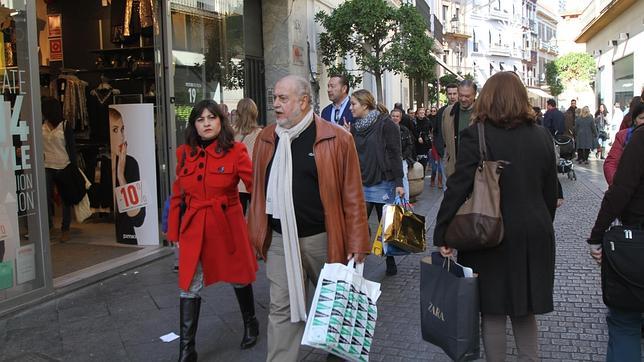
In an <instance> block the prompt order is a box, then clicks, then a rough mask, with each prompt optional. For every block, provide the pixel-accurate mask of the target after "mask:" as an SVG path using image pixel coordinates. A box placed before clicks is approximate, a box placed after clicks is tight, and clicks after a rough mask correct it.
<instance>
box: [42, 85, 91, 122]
mask: <svg viewBox="0 0 644 362" xmlns="http://www.w3.org/2000/svg"><path fill="white" fill-rule="evenodd" d="M86 88H87V82H85V81H84V80H80V79H79V78H78V77H77V76H75V75H69V74H61V75H59V76H58V78H56V79H54V80H52V81H51V83H50V85H49V92H50V95H51V96H52V97H54V98H56V99H58V100H59V101H61V102H62V103H63V117H64V118H65V119H66V120H67V121H68V122H71V123H72V125H73V127H74V128H75V129H76V130H80V131H84V130H85V129H86V128H87V127H88V126H89V122H88V120H89V117H88V115H87V99H86V96H85V90H86Z"/></svg>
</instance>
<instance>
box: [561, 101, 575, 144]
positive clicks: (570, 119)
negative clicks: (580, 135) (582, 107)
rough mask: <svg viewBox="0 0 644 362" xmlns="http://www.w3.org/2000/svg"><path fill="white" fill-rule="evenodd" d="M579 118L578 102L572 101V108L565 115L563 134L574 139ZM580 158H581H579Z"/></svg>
mask: <svg viewBox="0 0 644 362" xmlns="http://www.w3.org/2000/svg"><path fill="white" fill-rule="evenodd" d="M576 118H577V100H575V99H573V100H571V101H570V107H568V109H567V110H566V113H564V132H563V134H565V135H567V136H570V137H574V133H575V120H576ZM577 157H579V156H577Z"/></svg>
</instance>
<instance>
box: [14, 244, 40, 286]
mask: <svg viewBox="0 0 644 362" xmlns="http://www.w3.org/2000/svg"><path fill="white" fill-rule="evenodd" d="M34 279H36V248H35V247H34V244H29V245H25V246H23V247H21V248H19V249H18V250H17V251H16V280H17V282H18V284H22V283H26V282H28V281H31V280H34Z"/></svg>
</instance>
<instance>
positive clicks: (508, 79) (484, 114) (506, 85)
mask: <svg viewBox="0 0 644 362" xmlns="http://www.w3.org/2000/svg"><path fill="white" fill-rule="evenodd" d="M472 119H473V123H476V122H490V123H491V124H494V125H496V126H498V127H504V128H515V127H518V126H520V125H522V124H530V125H532V124H534V123H536V116H535V113H534V110H532V107H531V106H530V101H529V100H528V92H527V91H526V88H525V86H524V85H523V83H521V79H519V77H518V76H517V75H516V74H515V73H512V72H498V73H496V74H494V75H493V76H492V77H490V79H488V80H487V82H485V85H484V86H483V89H481V93H480V94H479V97H478V98H477V100H476V103H474V112H473V113H472Z"/></svg>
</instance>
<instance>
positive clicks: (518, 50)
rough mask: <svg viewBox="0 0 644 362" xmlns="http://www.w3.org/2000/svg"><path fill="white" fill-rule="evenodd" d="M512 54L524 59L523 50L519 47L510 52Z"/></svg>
mask: <svg viewBox="0 0 644 362" xmlns="http://www.w3.org/2000/svg"><path fill="white" fill-rule="evenodd" d="M510 54H511V56H512V57H514V58H518V59H523V51H522V50H521V49H519V48H514V49H512V51H511V52H510Z"/></svg>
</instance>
